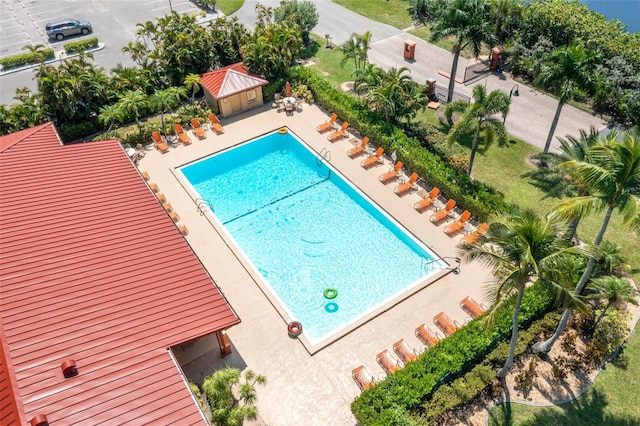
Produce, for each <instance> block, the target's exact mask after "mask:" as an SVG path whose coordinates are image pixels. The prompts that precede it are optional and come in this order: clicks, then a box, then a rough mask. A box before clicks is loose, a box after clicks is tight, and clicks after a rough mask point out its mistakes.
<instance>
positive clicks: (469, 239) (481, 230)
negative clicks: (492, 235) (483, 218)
mask: <svg viewBox="0 0 640 426" xmlns="http://www.w3.org/2000/svg"><path fill="white" fill-rule="evenodd" d="M488 230H489V224H488V223H486V222H483V223H481V224H480V226H478V227H477V228H476V230H475V231H473V232H472V233H470V234H469V235H465V236H464V237H462V240H460V244H464V245H468V246H470V245H471V244H473V243H475V242H476V241H478V238H480V237H481V236H483V235H484V234H485V233H486V232H487V231H488Z"/></svg>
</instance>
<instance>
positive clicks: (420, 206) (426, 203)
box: [413, 187, 440, 213]
mask: <svg viewBox="0 0 640 426" xmlns="http://www.w3.org/2000/svg"><path fill="white" fill-rule="evenodd" d="M438 195H440V189H438V188H436V187H434V188H433V189H432V190H431V192H429V194H428V195H427V196H426V197H424V198H423V199H422V200H420V201H418V202H417V203H415V204H414V205H413V208H414V209H416V210H417V211H419V212H421V213H422V212H423V211H424V210H426V209H427V208H429V207H430V206H431V205H432V204H433V200H435V199H436V197H437V196H438Z"/></svg>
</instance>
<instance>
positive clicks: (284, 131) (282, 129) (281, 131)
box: [278, 127, 289, 135]
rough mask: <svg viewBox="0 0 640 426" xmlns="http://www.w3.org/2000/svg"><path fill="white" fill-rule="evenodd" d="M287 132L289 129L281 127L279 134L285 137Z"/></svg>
mask: <svg viewBox="0 0 640 426" xmlns="http://www.w3.org/2000/svg"><path fill="white" fill-rule="evenodd" d="M287 132H289V129H287V128H286V127H280V128H279V129H278V133H280V134H281V135H284V134H285V133H287Z"/></svg>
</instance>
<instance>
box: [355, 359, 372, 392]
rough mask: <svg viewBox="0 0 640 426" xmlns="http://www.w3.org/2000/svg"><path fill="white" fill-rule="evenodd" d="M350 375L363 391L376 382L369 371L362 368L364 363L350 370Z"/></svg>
mask: <svg viewBox="0 0 640 426" xmlns="http://www.w3.org/2000/svg"><path fill="white" fill-rule="evenodd" d="M351 377H353V380H355V381H356V384H357V385H358V387H359V388H360V391H362V392H364V391H366V390H367V389H369V388H370V387H371V386H373V385H375V384H376V381H375V379H374V378H373V376H371V374H369V372H368V371H367V370H366V369H365V368H364V365H361V366H360V367H358V368H356V369H354V370H353V371H352V372H351Z"/></svg>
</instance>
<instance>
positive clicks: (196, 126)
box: [191, 118, 207, 140]
mask: <svg viewBox="0 0 640 426" xmlns="http://www.w3.org/2000/svg"><path fill="white" fill-rule="evenodd" d="M191 127H193V133H195V134H196V137H197V138H198V139H200V140H202V139H206V138H207V134H206V133H205V132H204V129H203V128H202V126H201V125H200V121H198V119H197V118H192V119H191Z"/></svg>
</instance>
